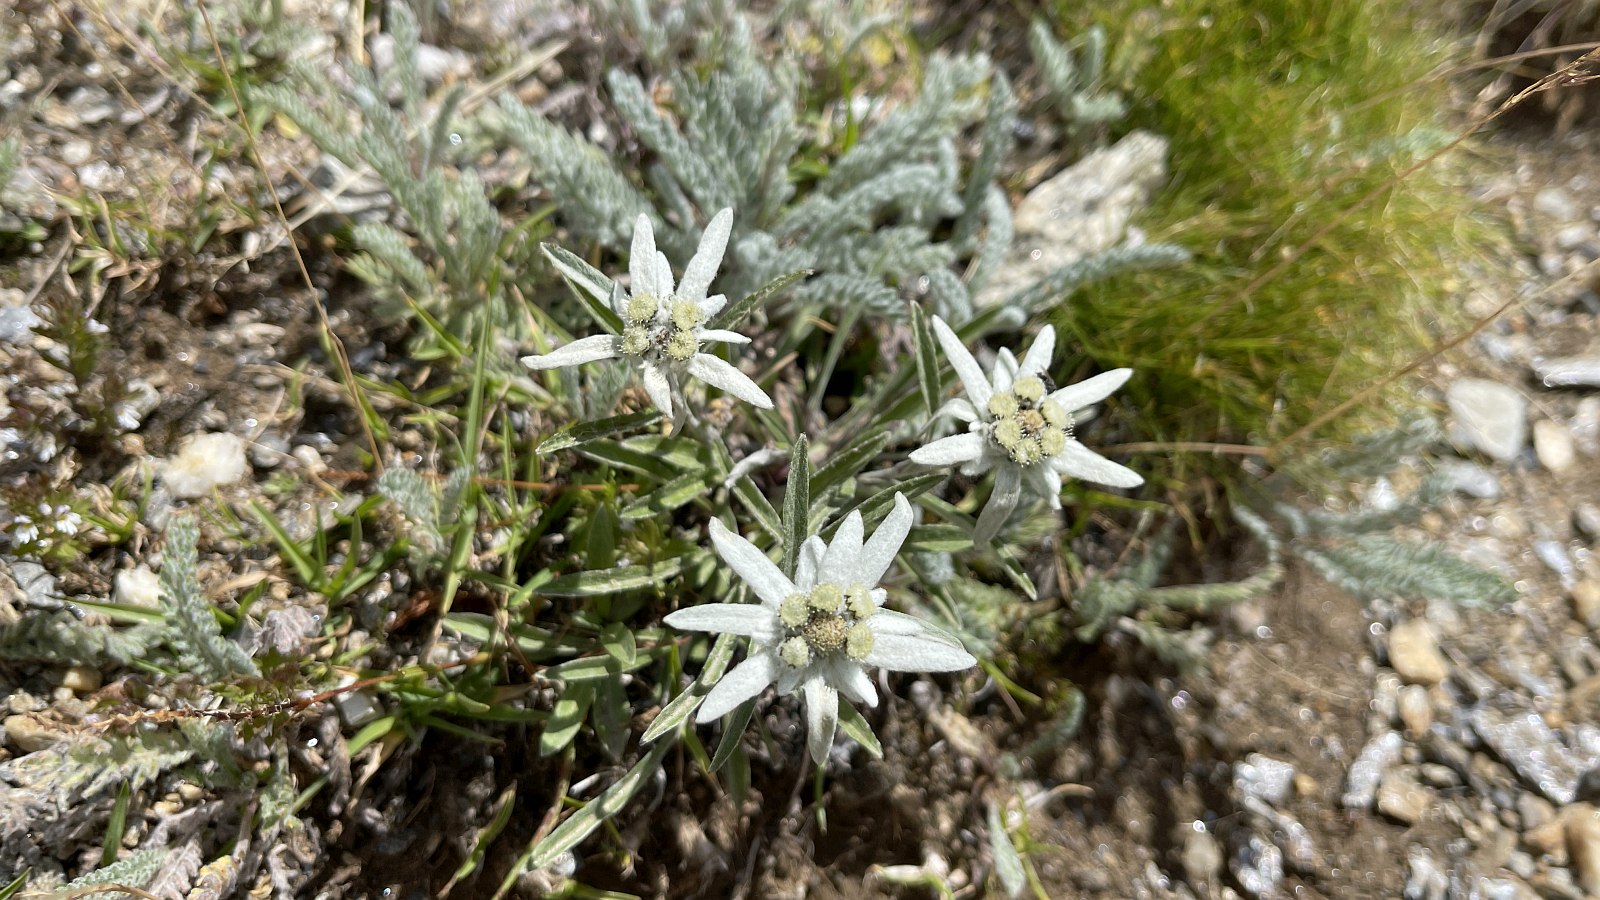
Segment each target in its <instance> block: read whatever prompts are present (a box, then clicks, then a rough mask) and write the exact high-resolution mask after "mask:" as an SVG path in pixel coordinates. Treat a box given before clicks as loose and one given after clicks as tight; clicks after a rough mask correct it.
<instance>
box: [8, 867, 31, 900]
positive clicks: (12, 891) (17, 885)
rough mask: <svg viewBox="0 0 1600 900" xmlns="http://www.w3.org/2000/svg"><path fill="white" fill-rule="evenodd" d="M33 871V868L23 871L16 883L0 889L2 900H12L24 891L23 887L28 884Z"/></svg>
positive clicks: (13, 882)
mask: <svg viewBox="0 0 1600 900" xmlns="http://www.w3.org/2000/svg"><path fill="white" fill-rule="evenodd" d="M32 871H33V869H32V867H29V868H26V869H23V870H22V874H21V875H18V876H17V877H16V879H15V880H14V881H12V882H11V883H10V884H8V885H6V886H5V887H0V900H11V896H12V895H13V894H15V893H16V892H17V891H20V890H22V886H23V885H25V884H27V883H28V875H29V873H31V872H32Z"/></svg>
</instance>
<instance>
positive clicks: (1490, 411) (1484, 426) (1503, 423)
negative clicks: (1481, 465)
mask: <svg viewBox="0 0 1600 900" xmlns="http://www.w3.org/2000/svg"><path fill="white" fill-rule="evenodd" d="M1445 399H1447V400H1448V401H1449V403H1450V412H1451V413H1452V414H1454V415H1455V419H1456V425H1457V426H1458V428H1459V429H1460V433H1461V437H1462V438H1463V439H1464V440H1465V441H1466V443H1468V444H1470V445H1471V446H1473V447H1476V448H1477V449H1479V450H1482V451H1483V452H1484V453H1486V454H1488V455H1489V456H1490V457H1492V458H1494V459H1496V460H1499V461H1500V462H1510V461H1511V460H1513V459H1515V458H1516V456H1517V454H1518V453H1521V452H1522V448H1523V446H1524V445H1525V444H1526V443H1527V441H1528V401H1527V400H1526V399H1525V398H1524V397H1523V396H1522V394H1520V393H1518V392H1517V391H1516V390H1515V389H1513V388H1511V387H1507V386H1506V385H1503V384H1501V383H1499V382H1497V381H1489V380H1487V379H1484V378H1462V379H1460V380H1458V381H1456V382H1455V383H1454V384H1452V385H1450V387H1449V389H1448V390H1447V391H1446V392H1445Z"/></svg>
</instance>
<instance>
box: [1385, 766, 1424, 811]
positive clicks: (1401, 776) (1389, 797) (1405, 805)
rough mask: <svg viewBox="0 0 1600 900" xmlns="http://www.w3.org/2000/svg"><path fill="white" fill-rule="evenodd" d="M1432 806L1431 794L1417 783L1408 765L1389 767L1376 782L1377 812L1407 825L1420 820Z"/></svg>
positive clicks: (1414, 774)
mask: <svg viewBox="0 0 1600 900" xmlns="http://www.w3.org/2000/svg"><path fill="white" fill-rule="evenodd" d="M1432 806H1433V794H1432V793H1431V792H1430V791H1429V790H1428V789H1427V788H1424V787H1423V786H1422V785H1421V784H1418V783H1417V776H1416V773H1415V772H1414V771H1413V770H1412V769H1411V767H1410V766H1404V767H1401V768H1398V769H1391V770H1389V771H1388V772H1385V773H1384V774H1383V779H1382V780H1381V781H1379V782H1378V812H1380V813H1383V814H1384V815H1386V816H1389V817H1390V818H1393V819H1398V820H1399V821H1401V822H1404V823H1405V824H1407V825H1415V824H1417V822H1419V821H1421V819H1422V816H1423V814H1424V813H1426V812H1427V811H1428V809H1429V808H1430V807H1432Z"/></svg>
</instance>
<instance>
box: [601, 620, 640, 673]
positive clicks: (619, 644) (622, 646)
mask: <svg viewBox="0 0 1600 900" xmlns="http://www.w3.org/2000/svg"><path fill="white" fill-rule="evenodd" d="M600 646H602V647H604V648H606V652H607V653H609V654H611V655H612V656H614V657H616V658H617V662H620V663H622V664H623V665H624V666H631V665H633V661H634V660H635V659H636V658H637V657H638V656H639V645H638V644H637V643H635V642H634V639H633V630H632V629H630V628H629V627H628V626H627V625H625V624H623V623H621V622H612V623H611V624H610V625H607V626H606V627H605V630H604V631H602V632H600Z"/></svg>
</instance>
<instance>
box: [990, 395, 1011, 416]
mask: <svg viewBox="0 0 1600 900" xmlns="http://www.w3.org/2000/svg"><path fill="white" fill-rule="evenodd" d="M1016 411H1017V398H1016V396H1015V395H1013V394H1010V393H1008V392H1005V391H1000V392H997V393H996V394H995V395H994V396H993V397H990V398H989V415H991V416H994V417H995V418H996V419H1006V418H1010V417H1011V415H1012V414H1013V413H1015V412H1016Z"/></svg>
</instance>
